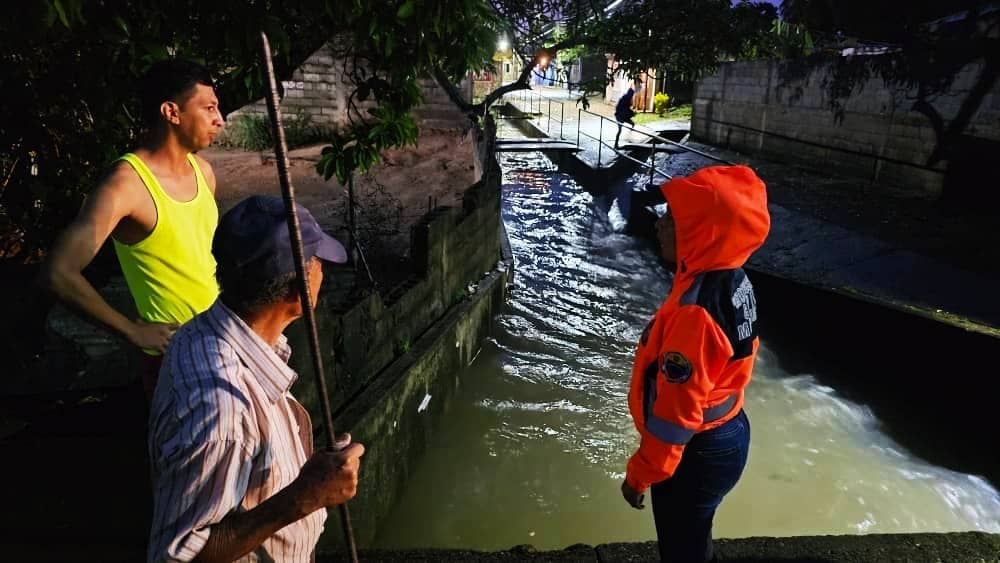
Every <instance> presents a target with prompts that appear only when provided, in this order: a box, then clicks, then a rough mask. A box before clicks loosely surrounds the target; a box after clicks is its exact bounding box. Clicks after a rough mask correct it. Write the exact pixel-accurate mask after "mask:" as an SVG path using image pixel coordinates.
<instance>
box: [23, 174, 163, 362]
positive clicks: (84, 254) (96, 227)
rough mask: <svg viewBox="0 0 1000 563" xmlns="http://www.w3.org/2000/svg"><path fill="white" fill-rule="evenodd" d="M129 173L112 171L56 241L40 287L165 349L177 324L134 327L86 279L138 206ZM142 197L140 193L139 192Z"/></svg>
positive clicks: (140, 342) (138, 341)
mask: <svg viewBox="0 0 1000 563" xmlns="http://www.w3.org/2000/svg"><path fill="white" fill-rule="evenodd" d="M130 174H132V175H133V176H134V173H132V172H131V171H130V170H127V169H125V168H123V166H122V165H119V167H118V168H117V169H116V170H115V171H114V172H112V173H111V174H110V175H109V176H108V177H107V178H106V179H105V180H104V182H103V183H102V184H101V185H100V186H99V187H98V188H97V190H95V191H94V193H93V194H91V195H90V196H89V197H88V198H87V201H86V202H85V203H84V206H83V209H81V210H80V214H79V215H78V216H77V217H76V219H75V220H74V221H73V222H72V223H71V224H70V225H69V227H67V229H66V230H65V231H63V233H62V234H61V235H60V236H59V238H58V239H57V240H56V243H55V245H54V246H53V247H52V250H51V252H50V253H49V256H48V258H47V260H46V261H45V264H44V265H43V266H42V270H41V273H40V279H39V281H40V283H41V285H42V286H43V287H45V288H47V289H49V290H50V291H52V292H53V293H55V295H56V296H57V297H58V298H59V299H60V300H61V301H62V302H63V303H65V304H66V305H68V306H69V307H71V308H72V309H74V310H76V311H77V312H79V313H81V314H82V315H83V316H84V317H85V318H87V319H88V320H91V321H93V322H95V323H97V324H99V325H101V326H102V327H104V328H106V329H108V330H110V331H113V332H115V333H117V334H119V335H121V336H123V337H125V338H126V339H128V341H129V342H132V343H133V344H135V345H137V346H139V347H141V348H151V349H156V350H161V351H162V350H164V349H165V348H166V345H167V343H168V342H169V340H170V334H171V331H172V330H173V329H175V328H176V326H174V325H162V324H147V323H141V322H132V321H130V320H129V319H128V318H126V317H125V316H124V315H122V314H121V313H120V312H118V311H116V310H115V309H114V308H113V307H111V305H108V302H107V301H105V300H104V298H103V297H101V295H100V293H98V292H97V290H96V289H95V288H94V286H93V285H91V284H90V282H88V281H87V279H86V278H85V277H84V276H83V270H84V268H86V267H87V265H89V264H90V262H91V261H92V260H93V259H94V256H96V255H97V252H98V251H99V250H100V249H101V246H102V245H103V244H104V242H105V241H107V239H108V237H109V236H110V235H111V233H112V231H114V229H115V227H116V226H117V225H118V223H119V221H121V220H122V219H123V218H125V217H128V216H129V215H130V214H131V213H132V211H133V209H135V206H136V201H137V197H136V193H137V192H136V190H134V189H130V185H129V182H130V181H133V180H132V178H131V177H130V176H129V175H130ZM138 193H141V192H138Z"/></svg>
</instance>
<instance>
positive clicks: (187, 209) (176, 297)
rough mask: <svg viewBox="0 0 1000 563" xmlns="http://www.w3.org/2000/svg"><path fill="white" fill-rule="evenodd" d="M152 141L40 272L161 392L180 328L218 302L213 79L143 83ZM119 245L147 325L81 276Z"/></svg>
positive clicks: (120, 170)
mask: <svg viewBox="0 0 1000 563" xmlns="http://www.w3.org/2000/svg"><path fill="white" fill-rule="evenodd" d="M139 98H140V104H141V105H140V107H141V111H142V118H143V121H144V124H145V128H146V136H145V138H144V139H143V141H142V142H141V143H140V144H139V146H138V147H137V148H136V149H135V151H134V152H130V153H127V154H125V155H124V156H122V157H121V158H120V159H118V160H117V161H116V162H115V165H114V166H113V167H112V169H111V171H110V173H109V174H108V175H107V176H106V177H105V178H104V179H103V180H102V181H101V183H100V184H98V186H97V187H96V189H95V190H94V191H93V192H92V193H91V194H90V195H89V196H88V197H87V201H86V202H85V204H84V206H83V209H82V210H81V211H80V213H79V215H78V216H77V218H76V219H75V220H74V221H73V222H72V223H71V224H70V225H69V227H67V228H66V230H65V231H64V232H63V233H62V235H61V236H60V237H59V239H58V240H57V241H56V243H55V245H54V246H53V247H52V251H51V253H50V254H49V257H48V259H47V260H46V263H45V265H44V267H43V269H42V275H41V283H42V285H44V286H45V287H47V288H48V289H49V290H50V291H52V292H53V293H55V295H56V297H58V298H59V299H60V300H61V301H62V302H63V303H65V304H66V305H68V306H69V307H70V308H72V309H74V310H75V311H78V312H79V313H81V314H82V315H83V316H84V317H85V318H86V319H88V320H90V321H92V322H94V323H95V324H98V325H100V326H102V327H104V328H106V329H108V330H109V331H111V332H113V333H115V334H117V335H120V336H122V337H124V338H125V339H126V340H128V341H129V342H130V343H131V344H133V345H134V346H135V347H136V349H138V350H141V351H142V353H141V354H139V358H140V360H139V372H140V373H139V376H140V379H141V380H142V384H143V389H144V391H145V392H146V396H147V398H149V397H150V396H151V395H152V393H153V387H154V385H155V383H156V375H157V373H158V372H159V369H160V363H161V361H162V359H163V355H162V354H163V351H164V350H165V349H166V347H167V344H168V343H169V342H170V338H171V335H172V334H173V332H174V330H176V329H177V327H178V326H180V325H181V324H183V323H185V322H187V321H188V320H190V319H191V318H192V317H194V316H195V315H197V314H198V313H200V312H202V311H204V310H205V309H207V308H208V307H209V305H211V304H212V303H213V302H214V301H215V298H216V297H217V296H218V295H219V286H218V284H217V283H216V281H215V259H214V258H212V252H211V247H212V235H213V234H214V233H215V226H216V224H217V223H218V218H219V210H218V207H217V206H216V203H215V174H214V173H213V172H212V167H211V165H209V163H208V162H207V161H205V159H203V158H201V157H200V156H197V155H196V154H195V153H197V152H198V151H200V150H203V149H205V148H208V146H209V145H210V144H211V143H212V141H213V140H214V139H215V137H216V136H218V135H219V133H220V132H221V131H222V127H223V120H222V114H221V113H220V112H219V100H218V99H217V98H216V96H215V89H214V86H213V81H212V76H211V74H209V72H208V70H206V69H205V68H204V67H202V66H201V65H198V64H196V63H192V62H188V61H183V60H167V61H162V62H159V63H156V64H154V65H153V66H152V67H151V68H150V69H149V71H147V72H146V74H145V75H144V76H143V77H142V78H141V80H140V82H139ZM109 237H110V238H111V240H112V242H113V244H114V249H115V253H116V254H117V256H118V262H119V263H120V264H121V269H122V273H123V274H124V276H125V282H126V283H127V284H128V288H129V292H130V293H131V294H132V299H133V301H134V302H135V306H136V310H137V311H138V316H139V318H137V319H135V320H132V319H129V318H127V317H126V316H125V315H123V314H122V313H121V312H120V311H116V310H115V309H114V308H112V307H111V306H110V305H109V304H108V303H107V302H106V301H105V300H104V299H103V298H102V297H101V294H100V293H98V292H97V290H96V289H95V288H94V286H92V285H91V284H90V282H88V281H87V279H86V278H84V276H83V274H82V272H83V270H84V268H86V267H87V265H89V264H90V262H91V261H92V260H93V259H94V256H96V255H97V252H98V251H99V250H100V249H101V247H102V246H103V245H104V243H105V242H106V241H107V240H108V238H109Z"/></svg>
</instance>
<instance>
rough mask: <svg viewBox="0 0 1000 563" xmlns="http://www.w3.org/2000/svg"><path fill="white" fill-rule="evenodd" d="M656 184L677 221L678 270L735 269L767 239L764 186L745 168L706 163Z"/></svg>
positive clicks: (686, 273) (686, 272)
mask: <svg viewBox="0 0 1000 563" xmlns="http://www.w3.org/2000/svg"><path fill="white" fill-rule="evenodd" d="M660 189H661V190H662V191H663V195H664V197H666V199H667V205H668V208H669V212H670V214H671V215H673V218H674V224H675V226H676V231H677V267H678V273H679V274H680V275H683V276H685V277H687V276H693V275H696V274H699V273H702V272H707V271H712V270H728V269H733V268H739V267H741V266H743V264H745V263H746V261H747V260H748V259H749V258H750V255H751V254H753V253H754V251H755V250H757V249H758V248H760V247H761V245H763V244H764V240H765V239H767V234H768V231H769V230H770V228H771V217H770V214H769V213H768V210H767V188H766V186H765V185H764V182H763V180H761V179H760V178H759V177H758V176H757V174H756V173H754V171H753V170H751V169H750V168H749V167H746V166H708V167H705V168H702V169H700V170H698V171H697V172H695V173H694V174H691V175H690V176H685V177H683V178H674V179H672V180H670V181H668V182H667V183H665V184H663V185H662V186H661V188H660Z"/></svg>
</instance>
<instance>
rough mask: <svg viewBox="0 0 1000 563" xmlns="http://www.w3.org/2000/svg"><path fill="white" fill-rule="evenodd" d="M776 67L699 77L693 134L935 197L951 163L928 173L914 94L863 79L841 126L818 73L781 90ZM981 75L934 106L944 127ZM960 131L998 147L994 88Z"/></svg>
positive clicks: (731, 68) (926, 141)
mask: <svg viewBox="0 0 1000 563" xmlns="http://www.w3.org/2000/svg"><path fill="white" fill-rule="evenodd" d="M779 64H780V63H779V62H777V61H756V62H741V63H727V64H724V65H723V66H722V67H721V68H720V69H719V71H718V72H717V73H716V74H714V75H712V76H708V77H706V78H704V79H702V80H701V81H700V82H699V83H698V85H697V89H696V92H695V101H694V113H693V116H692V120H691V133H692V136H693V137H695V138H696V139H698V140H701V141H705V142H708V143H712V144H717V145H722V146H728V147H731V148H734V149H736V150H741V151H746V152H752V153H757V154H763V155H769V156H774V157H780V158H782V159H784V160H790V161H797V162H800V163H804V164H807V165H812V166H816V167H820V168H823V169H830V170H836V171H837V173H842V174H848V175H853V176H856V177H858V178H864V179H866V180H869V181H871V182H873V183H877V184H886V185H894V186H898V187H903V188H907V189H910V190H912V191H914V192H915V193H920V194H922V195H927V196H937V195H940V194H941V193H942V189H943V187H944V185H945V182H946V175H947V174H948V172H949V171H948V165H949V163H948V162H947V161H944V162H940V163H938V164H936V165H934V166H928V164H927V162H928V157H929V156H930V155H931V152H932V151H933V150H934V146H935V134H934V130H933V128H932V126H931V124H930V122H929V121H928V119H927V118H926V117H924V116H923V115H921V114H919V113H917V112H914V111H912V110H911V107H912V105H913V100H914V93H913V92H912V91H892V90H889V89H887V88H886V87H885V85H884V84H883V83H882V81H881V80H880V79H875V80H872V81H869V82H868V83H866V84H864V85H863V88H861V89H860V90H859V91H856V92H855V93H854V94H853V95H852V96H851V97H850V98H849V99H847V100H846V101H845V102H844V109H845V111H844V116H843V120H841V121H837V120H836V119H835V116H834V114H833V112H832V111H831V110H830V108H829V106H828V100H827V96H826V91H825V89H824V87H823V82H824V79H825V78H826V74H825V72H826V71H825V70H822V69H813V71H812V72H811V73H810V74H809V75H808V76H807V77H806V78H804V79H802V80H797V81H793V82H784V81H783V80H782V77H781V73H780V68H779ZM979 71H980V67H979V66H978V65H970V66H968V67H966V68H965V69H963V71H962V72H961V74H960V75H959V76H958V77H957V79H956V80H955V83H954V85H953V86H952V89H951V91H949V92H947V93H946V94H945V95H942V96H939V97H938V98H937V99H936V100H934V102H933V106H934V107H935V108H936V109H937V110H938V112H940V113H941V115H942V116H943V117H944V119H945V120H946V122H947V121H948V120H950V119H952V118H953V117H954V116H955V115H956V114H957V112H958V109H959V107H960V106H961V104H962V101H963V100H964V99H965V96H966V95H967V94H968V91H969V89H970V88H971V87H972V86H973V84H974V83H975V81H976V78H977V76H978V75H979ZM965 133H966V135H969V136H971V137H974V138H976V141H977V142H978V146H983V144H984V143H985V144H987V145H990V144H992V143H998V142H1000V87H995V88H994V89H993V91H992V92H991V93H990V94H989V95H988V96H987V97H986V99H985V100H984V101H983V103H982V105H981V106H980V108H979V110H978V111H977V113H976V115H975V116H974V117H973V119H972V122H971V125H970V126H969V128H968V129H967V130H966V132H965ZM979 141H981V142H979Z"/></svg>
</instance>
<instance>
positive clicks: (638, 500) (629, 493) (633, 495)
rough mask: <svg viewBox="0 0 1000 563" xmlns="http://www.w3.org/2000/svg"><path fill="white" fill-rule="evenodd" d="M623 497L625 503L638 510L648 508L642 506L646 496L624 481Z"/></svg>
mask: <svg viewBox="0 0 1000 563" xmlns="http://www.w3.org/2000/svg"><path fill="white" fill-rule="evenodd" d="M622 496H623V497H625V502H627V503H628V504H629V506H631V507H632V508H635V509H636V510H642V509H643V508H645V507H646V505H645V504H642V501H643V499H644V498H645V496H646V495H644V494H642V493H640V492H638V491H636V490H635V489H633V488H632V487H630V486H629V484H628V482H627V481H622Z"/></svg>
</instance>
